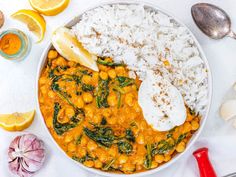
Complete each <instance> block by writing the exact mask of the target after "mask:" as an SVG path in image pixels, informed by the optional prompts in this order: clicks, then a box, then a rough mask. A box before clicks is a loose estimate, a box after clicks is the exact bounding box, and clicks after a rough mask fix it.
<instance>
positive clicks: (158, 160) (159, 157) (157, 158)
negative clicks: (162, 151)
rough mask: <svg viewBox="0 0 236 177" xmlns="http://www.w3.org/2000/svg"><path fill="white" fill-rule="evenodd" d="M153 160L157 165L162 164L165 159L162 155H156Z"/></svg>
mask: <svg viewBox="0 0 236 177" xmlns="http://www.w3.org/2000/svg"><path fill="white" fill-rule="evenodd" d="M154 159H155V161H156V162H157V163H162V162H164V160H165V157H164V156H163V155H159V154H157V155H155V157H154Z"/></svg>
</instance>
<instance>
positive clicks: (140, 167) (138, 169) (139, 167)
mask: <svg viewBox="0 0 236 177" xmlns="http://www.w3.org/2000/svg"><path fill="white" fill-rule="evenodd" d="M135 168H136V171H141V170H142V169H143V166H142V165H136V166H135Z"/></svg>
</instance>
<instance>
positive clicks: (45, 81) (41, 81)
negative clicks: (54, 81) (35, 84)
mask: <svg viewBox="0 0 236 177" xmlns="http://www.w3.org/2000/svg"><path fill="white" fill-rule="evenodd" d="M46 83H47V78H46V77H41V78H40V79H39V84H40V85H43V84H46Z"/></svg>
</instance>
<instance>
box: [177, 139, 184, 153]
mask: <svg viewBox="0 0 236 177" xmlns="http://www.w3.org/2000/svg"><path fill="white" fill-rule="evenodd" d="M185 146H186V144H185V142H183V141H182V142H180V143H179V144H178V145H177V146H176V151H177V152H183V151H184V150H185Z"/></svg>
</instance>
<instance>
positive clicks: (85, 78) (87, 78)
mask: <svg viewBox="0 0 236 177" xmlns="http://www.w3.org/2000/svg"><path fill="white" fill-rule="evenodd" d="M91 80H92V77H91V76H89V75H84V76H83V77H82V82H83V83H84V84H90V83H91Z"/></svg>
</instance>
